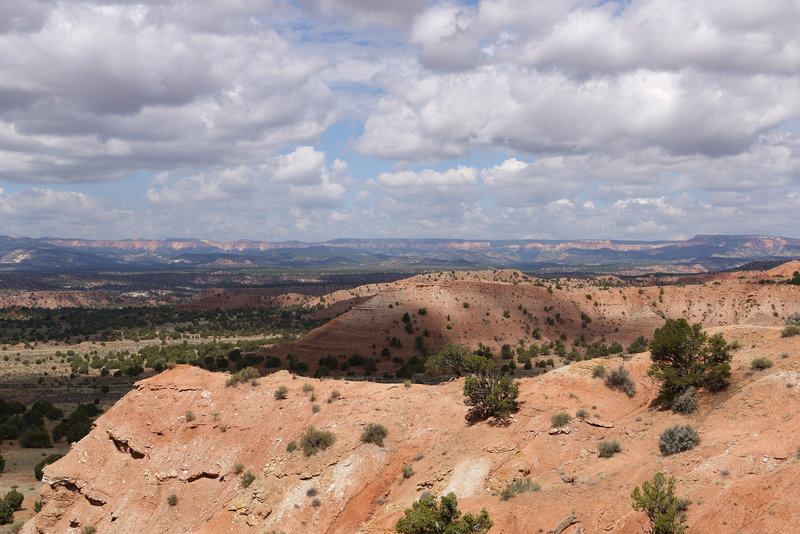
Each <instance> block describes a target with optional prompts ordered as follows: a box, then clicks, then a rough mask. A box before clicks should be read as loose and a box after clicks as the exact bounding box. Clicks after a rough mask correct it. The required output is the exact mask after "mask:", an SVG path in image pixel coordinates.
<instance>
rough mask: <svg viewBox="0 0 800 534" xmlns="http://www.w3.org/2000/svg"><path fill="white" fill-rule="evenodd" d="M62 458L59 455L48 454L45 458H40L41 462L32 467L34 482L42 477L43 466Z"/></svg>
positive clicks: (61, 455)
mask: <svg viewBox="0 0 800 534" xmlns="http://www.w3.org/2000/svg"><path fill="white" fill-rule="evenodd" d="M63 456H64V455H63V454H60V453H53V454H48V455H47V456H45V457H44V458H42V460H41V461H39V463H38V464H36V466H34V468H33V475H34V476H35V477H36V480H42V477H43V476H44V474H43V473H42V470H43V469H44V466H46V465H50V464H52V463H55V462H56V461H57V460H60V459H61V458H63Z"/></svg>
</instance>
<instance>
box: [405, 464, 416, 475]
mask: <svg viewBox="0 0 800 534" xmlns="http://www.w3.org/2000/svg"><path fill="white" fill-rule="evenodd" d="M413 476H414V468H413V467H411V466H410V465H404V466H403V478H411V477H413Z"/></svg>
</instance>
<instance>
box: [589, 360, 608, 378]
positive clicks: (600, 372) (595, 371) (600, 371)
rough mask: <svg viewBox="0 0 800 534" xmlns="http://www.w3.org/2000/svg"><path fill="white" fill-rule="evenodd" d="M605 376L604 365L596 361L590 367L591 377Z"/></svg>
mask: <svg viewBox="0 0 800 534" xmlns="http://www.w3.org/2000/svg"><path fill="white" fill-rule="evenodd" d="M605 376H606V366H605V365H603V364H602V363H598V364H597V365H595V366H594V367H593V368H592V378H605Z"/></svg>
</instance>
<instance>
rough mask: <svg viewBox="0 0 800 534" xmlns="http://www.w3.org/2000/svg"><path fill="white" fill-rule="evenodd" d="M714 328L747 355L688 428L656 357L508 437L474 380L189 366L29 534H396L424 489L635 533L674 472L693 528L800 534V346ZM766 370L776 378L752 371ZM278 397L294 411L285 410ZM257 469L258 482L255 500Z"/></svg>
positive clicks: (577, 369)
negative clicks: (631, 385) (693, 438)
mask: <svg viewBox="0 0 800 534" xmlns="http://www.w3.org/2000/svg"><path fill="white" fill-rule="evenodd" d="M719 331H722V333H723V334H724V335H725V336H726V338H727V339H728V340H733V339H738V340H739V341H740V343H741V345H742V347H743V348H741V349H739V350H737V351H736V353H735V356H734V363H733V370H734V380H733V384H732V386H731V387H730V389H729V390H728V391H727V392H724V393H721V394H718V395H716V396H701V402H700V409H699V410H698V412H697V413H695V414H694V415H692V416H689V417H686V416H682V415H677V414H673V413H672V412H668V411H659V410H658V409H656V408H654V407H652V401H653V399H654V397H655V394H656V392H657V384H655V383H654V382H653V381H652V380H651V379H650V378H648V377H647V376H646V369H647V366H648V363H649V360H648V357H647V354H642V355H638V356H635V357H634V358H633V359H631V360H630V361H628V362H626V363H625V366H626V367H627V368H628V369H629V371H630V372H631V375H632V377H633V378H634V380H635V382H636V385H637V393H636V394H635V395H634V397H633V398H628V397H627V396H626V395H624V394H622V393H620V392H617V391H613V390H611V389H609V388H607V387H605V386H604V384H603V382H602V381H601V380H598V379H594V378H592V368H593V367H594V365H596V364H597V363H598V362H600V361H602V363H604V364H605V365H606V366H607V367H609V368H611V367H612V366H616V365H618V364H619V363H621V362H620V361H619V360H616V359H610V360H593V361H589V362H580V363H575V364H572V365H570V366H568V367H564V368H562V369H559V370H557V371H553V372H550V373H547V374H545V375H543V376H541V377H536V378H528V379H525V380H523V381H522V383H521V395H520V400H521V401H522V407H521V410H520V411H519V412H518V413H517V414H516V415H515V416H514V417H513V419H512V421H511V423H510V424H509V425H507V426H497V425H492V424H490V423H479V424H475V425H472V426H470V425H468V424H467V422H466V421H465V419H464V416H465V414H466V407H465V406H464V404H463V402H462V393H461V387H462V381H452V382H450V383H446V384H442V385H439V386H423V385H417V384H413V385H411V387H409V388H406V387H405V386H404V385H403V384H374V383H365V382H344V381H336V380H313V379H306V378H302V377H297V378H295V377H293V376H291V375H290V374H288V373H287V372H280V373H276V374H274V375H271V376H268V377H265V378H261V379H259V380H258V382H257V385H252V384H251V383H250V382H245V383H240V384H238V385H235V386H230V387H226V385H225V382H226V379H227V378H228V376H227V375H224V374H218V373H209V372H206V371H203V370H200V369H197V368H193V367H187V366H178V367H175V368H174V369H171V370H168V371H165V372H163V373H161V374H159V375H157V376H154V377H152V378H149V379H147V380H143V381H141V382H139V383H137V385H136V388H135V389H134V390H133V391H131V392H130V393H129V394H128V395H126V396H125V397H124V398H123V399H122V400H120V401H119V402H118V403H117V404H116V405H114V406H113V407H112V408H111V409H110V410H108V412H107V413H105V414H104V415H103V416H102V417H100V418H99V419H98V420H97V421H96V423H95V427H94V429H93V430H92V432H91V433H90V434H89V435H88V436H86V437H85V438H84V439H83V440H81V441H80V442H78V443H76V444H75V445H74V446H73V448H72V450H71V451H70V453H69V454H68V455H67V456H65V457H64V458H63V459H61V460H60V461H58V462H56V463H55V464H52V465H50V466H48V467H46V468H45V471H44V473H45V477H44V487H43V490H42V500H43V508H42V511H41V512H40V513H39V514H38V515H36V516H35V517H34V518H33V519H32V520H31V521H29V522H28V523H27V524H26V525H25V526H24V527H23V530H22V532H24V533H53V532H74V533H78V532H80V531H81V530H82V528H83V527H84V526H87V525H92V526H96V527H97V532H98V533H105V532H205V533H220V532H231V533H233V532H236V533H239V532H259V533H263V532H269V531H270V530H277V531H285V532H287V533H288V532H309V533H316V532H331V533H333V532H341V533H353V532H391V531H392V528H393V525H394V523H395V522H396V520H397V519H398V518H399V517H400V516H402V512H403V510H404V509H405V508H407V507H409V506H410V504H411V503H412V502H413V501H414V500H416V499H418V498H419V496H420V494H421V493H422V492H423V491H430V492H432V493H434V494H442V493H446V492H449V491H454V492H455V493H456V495H458V498H459V501H458V502H459V507H460V508H461V510H462V511H472V512H477V511H479V510H480V509H481V508H484V507H485V508H486V509H487V510H488V511H489V514H490V515H491V518H492V520H493V521H494V523H495V527H494V528H493V529H492V532H497V533H501V532H508V533H510V532H523V531H528V532H537V531H542V532H548V531H552V530H554V529H556V527H557V526H558V525H559V524H562V522H563V521H564V520H565V519H570V521H568V526H566V527H565V528H564V529H563V532H565V533H567V534H569V533H577V532H618V533H631V534H632V533H634V532H640V531H641V529H642V527H643V526H644V525H645V517H644V515H643V514H642V513H640V512H634V511H633V509H632V508H631V498H630V493H631V490H632V489H633V487H634V486H636V485H639V484H641V483H642V481H644V480H646V479H649V478H650V477H652V475H653V473H655V472H656V471H664V472H667V473H670V474H674V475H675V476H676V477H677V479H678V493H679V494H680V496H681V497H684V498H688V499H690V500H691V504H690V506H689V509H688V516H689V524H690V530H691V531H703V532H737V531H739V530H742V531H745V532H771V533H775V532H786V533H790V532H795V531H796V525H798V524H800V501H798V500H797V499H796V498H795V496H796V494H797V491H798V489H800V486H799V485H800V482H798V481H800V462H798V461H797V460H796V459H795V452H796V450H797V447H798V444H800V426H799V425H797V424H796V422H797V421H798V420H800V419H798V416H800V347H798V343H797V342H796V338H794V339H793V338H781V337H780V329H779V328H777V327H761V326H736V327H726V328H723V329H719ZM784 354H785V355H786V356H785V357H784V356H783V355H784ZM759 356H765V357H769V358H771V359H773V360H774V362H775V365H774V366H773V367H772V368H770V369H768V370H766V371H761V372H757V373H753V372H750V371H749V362H750V360H751V359H752V358H755V357H759ZM304 384H309V385H310V386H313V392H311V391H308V390H309V387H308V386H307V387H306V388H305V389H306V390H307V391H305V392H304V391H303V385H304ZM280 386H285V387H286V388H288V397H287V398H286V399H277V398H276V396H275V395H274V392H275V390H276V389H277V388H279V387H280ZM334 391H336V392H338V395H337V394H336V393H334ZM312 394H313V395H314V397H315V399H314V400H311V395H312ZM334 397H335V398H334ZM328 399H330V402H327V400H328ZM314 405H318V406H317V408H314ZM579 409H585V410H587V411H588V412H589V414H590V416H589V417H587V419H586V420H585V421H577V420H573V422H572V423H570V424H569V425H567V426H566V427H563V428H561V429H559V430H558V431H556V432H551V425H550V416H551V415H552V414H554V413H556V412H559V411H562V410H563V411H567V412H569V413H572V414H574V413H575V412H576V411H577V410H579ZM370 422H378V423H381V424H383V425H385V426H386V428H387V429H388V437H387V439H386V443H385V446H384V447H378V446H377V445H374V444H369V443H362V442H361V441H360V439H359V437H360V435H361V432H362V431H363V428H364V426H365V425H366V424H367V423H370ZM687 423H690V424H692V425H693V426H695V427H696V428H697V429H698V430H699V432H700V436H701V443H700V445H699V447H697V448H696V449H694V450H691V451H688V452H685V453H681V454H677V455H674V456H669V457H663V456H662V455H661V454H660V453H659V450H658V436H659V434H660V433H661V432H662V431H663V429H664V428H666V427H668V426H671V425H674V424H687ZM312 425H313V426H315V427H316V428H318V429H325V430H330V431H331V432H333V434H334V435H335V437H336V440H335V442H334V443H333V445H332V446H331V447H330V448H329V449H327V450H324V451H321V452H319V453H318V454H316V455H313V456H308V457H306V456H304V455H303V452H302V451H301V450H295V451H292V452H287V445H288V444H289V442H290V441H292V440H298V441H299V439H300V436H301V435H302V433H303V432H304V431H305V430H306V429H307V428H308V427H309V426H312ZM610 439H615V440H617V441H619V442H620V444H621V445H622V452H621V453H620V454H617V455H615V456H614V457H612V458H608V459H603V458H598V454H597V452H598V450H597V445H598V443H599V442H600V441H602V440H610ZM406 466H411V467H410V472H411V473H413V474H410V476H407V477H406V476H404V474H403V471H404V467H406ZM248 470H249V471H250V472H252V474H253V475H255V479H254V481H253V482H252V484H250V485H249V486H248V487H244V484H243V481H242V473H243V472H247V471H248ZM406 474H407V475H408V474H409V469H408V468H407V469H406ZM522 477H529V478H532V479H533V480H535V481H536V482H537V483H538V484H539V485H540V486H541V491H539V492H535V493H527V494H521V495H518V496H516V497H515V498H513V499H511V500H508V501H501V500H500V498H499V497H498V495H497V492H499V491H500V490H502V489H503V488H504V487H505V486H506V485H507V484H508V483H510V482H512V481H513V480H515V479H518V478H522ZM173 495H174V497H172V496H173ZM170 501H171V502H170ZM573 514H574V517H572V515H573ZM540 529H541V530H540Z"/></svg>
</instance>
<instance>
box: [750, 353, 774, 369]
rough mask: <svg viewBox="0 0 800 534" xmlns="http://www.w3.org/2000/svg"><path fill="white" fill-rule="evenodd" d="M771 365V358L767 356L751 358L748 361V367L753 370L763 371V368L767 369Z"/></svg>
mask: <svg viewBox="0 0 800 534" xmlns="http://www.w3.org/2000/svg"><path fill="white" fill-rule="evenodd" d="M770 367H772V360H770V359H769V358H764V357H763V356H762V357H760V358H753V360H752V361H751V362H750V369H751V370H753V371H763V370H764V369H769V368H770Z"/></svg>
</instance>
